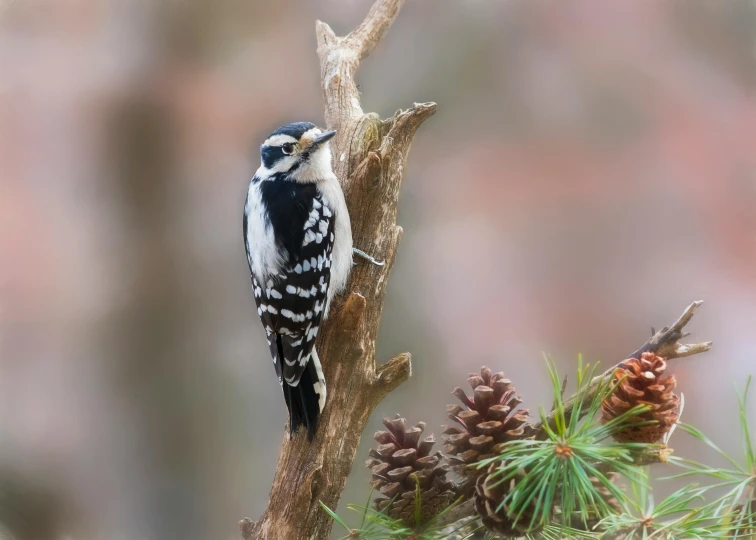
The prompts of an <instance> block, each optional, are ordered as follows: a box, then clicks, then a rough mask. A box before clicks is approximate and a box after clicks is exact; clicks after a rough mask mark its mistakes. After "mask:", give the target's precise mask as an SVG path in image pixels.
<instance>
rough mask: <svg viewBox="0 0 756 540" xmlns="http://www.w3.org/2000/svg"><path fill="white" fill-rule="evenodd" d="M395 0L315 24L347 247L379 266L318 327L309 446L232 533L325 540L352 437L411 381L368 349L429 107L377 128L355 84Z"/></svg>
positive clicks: (282, 458) (285, 453)
mask: <svg viewBox="0 0 756 540" xmlns="http://www.w3.org/2000/svg"><path fill="white" fill-rule="evenodd" d="M403 4H404V0H377V1H376V2H375V4H374V5H373V6H372V8H371V9H370V11H369V13H368V14H367V17H366V18H365V20H364V21H363V22H362V23H361V24H360V25H359V26H358V27H357V28H356V29H355V30H353V31H352V32H351V33H350V34H349V35H347V36H346V37H338V36H336V35H335V34H334V32H333V30H331V28H330V27H329V26H328V25H327V24H325V23H323V22H320V21H318V22H317V25H316V26H317V27H316V31H317V41H318V56H319V57H320V72H321V82H322V87H323V98H324V102H325V119H326V124H327V127H328V128H329V129H335V130H337V135H336V138H335V139H334V142H333V143H332V148H333V156H334V157H333V166H334V171H335V173H336V175H337V176H338V178H339V179H340V181H341V183H342V187H343V188H344V193H345V195H346V200H347V206H348V207H349V214H350V217H351V221H352V234H353V237H354V245H355V247H357V248H360V249H362V250H363V251H366V252H368V253H369V254H371V255H373V256H374V257H375V258H377V259H382V260H385V265H383V266H377V265H373V264H367V263H363V262H362V261H360V260H359V259H357V260H356V262H357V265H356V266H355V267H354V268H353V271H352V276H351V279H350V283H349V286H348V289H347V291H348V292H347V293H346V294H344V295H343V296H342V297H340V298H336V299H334V301H333V304H332V306H331V315H330V317H329V318H328V320H327V321H326V322H325V323H324V324H323V326H322V327H321V332H320V335H319V341H318V351H319V354H320V358H321V360H322V362H323V369H324V373H325V377H326V381H327V383H328V401H327V403H326V407H325V409H324V410H323V414H322V416H321V419H320V423H319V426H318V430H317V433H316V435H315V439H314V440H313V441H312V442H309V441H308V440H307V434H306V433H305V432H304V431H302V432H300V433H297V434H294V436H293V437H291V438H290V437H289V435H288V434H285V435H284V440H283V443H282V446H281V453H280V455H279V459H278V465H277V468H276V473H275V478H274V480H273V487H272V489H271V491H270V499H269V501H268V507H267V508H266V510H265V512H264V513H263V515H262V516H261V517H260V519H259V520H258V521H256V522H254V521H252V520H250V519H248V518H245V519H243V520H242V521H241V523H240V527H241V530H242V536H243V538H244V539H245V540H250V539H282V540H283V539H285V540H296V539H305V538H307V539H327V538H328V537H329V535H330V532H331V528H332V525H333V524H332V520H331V519H330V517H328V515H327V514H326V513H325V512H324V511H323V510H322V509H321V508H320V504H319V503H320V501H322V502H323V503H325V504H326V505H328V506H329V507H331V508H335V507H336V505H337V503H338V501H339V498H340V496H341V492H342V490H343V489H344V484H345V483H346V479H347V477H348V476H349V473H350V471H351V469H352V462H353V461H354V458H355V455H356V453H357V448H358V446H359V442H360V436H361V435H362V431H363V430H364V428H365V425H366V423H367V421H368V418H369V417H370V413H371V412H372V411H373V409H374V408H375V407H376V405H377V404H378V403H379V402H380V401H381V400H382V399H383V398H384V396H386V394H388V393H389V392H391V391H392V390H393V389H394V388H396V387H397V386H399V384H401V383H402V382H403V381H405V380H407V378H408V377H409V376H410V355H409V353H403V354H400V355H398V356H396V357H395V358H393V359H391V360H390V361H389V362H387V363H385V364H382V365H376V361H375V342H376V337H377V334H378V326H379V323H380V318H381V311H382V308H383V300H384V296H385V294H386V284H387V281H388V276H389V273H390V272H391V268H392V266H393V264H394V260H395V257H396V249H397V245H398V244H399V240H400V239H401V236H402V229H401V227H399V226H397V225H396V214H397V203H398V201H399V191H400V188H401V185H402V175H403V172H404V166H405V163H406V160H407V153H408V151H409V147H410V143H411V142H412V138H413V136H414V134H415V132H416V130H417V129H418V128H419V127H420V125H421V124H422V123H423V121H424V120H426V119H427V118H428V117H430V116H431V115H432V114H433V113H434V112H435V110H436V105H435V103H422V104H415V105H414V106H413V107H411V108H410V109H408V110H406V111H402V110H400V111H398V112H397V113H396V114H395V115H394V116H393V117H392V118H389V119H387V120H381V119H380V118H379V117H378V115H376V114H374V113H368V114H365V113H363V112H362V108H361V106H360V99H359V92H358V90H357V84H356V83H355V80H354V75H355V72H356V71H357V68H358V67H359V65H360V62H361V61H362V60H363V59H364V58H365V57H367V56H368V55H369V54H370V52H371V51H372V50H373V49H374V48H375V46H376V45H377V44H378V42H379V41H380V39H381V38H382V37H383V36H384V35H385V33H386V32H387V31H388V29H389V27H390V26H391V24H392V23H393V21H394V20H395V19H396V17H397V15H398V13H399V10H400V8H401V6H402V5H403Z"/></svg>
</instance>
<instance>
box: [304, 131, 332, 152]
mask: <svg viewBox="0 0 756 540" xmlns="http://www.w3.org/2000/svg"><path fill="white" fill-rule="evenodd" d="M334 135H336V131H326V132H325V133H321V134H320V135H318V136H317V137H315V140H314V141H312V144H310V148H308V150H315V149H316V148H317V147H318V146H320V145H321V144H323V143H324V142H326V141H329V140H331V139H332V138H333V136H334Z"/></svg>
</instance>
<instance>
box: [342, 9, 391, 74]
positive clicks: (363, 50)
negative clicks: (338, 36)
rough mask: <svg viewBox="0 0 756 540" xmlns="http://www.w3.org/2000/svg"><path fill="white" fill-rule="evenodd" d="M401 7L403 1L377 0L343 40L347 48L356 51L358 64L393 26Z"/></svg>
mask: <svg viewBox="0 0 756 540" xmlns="http://www.w3.org/2000/svg"><path fill="white" fill-rule="evenodd" d="M403 5H404V0H379V1H378V2H376V3H375V4H373V7H371V8H370V11H368V14H367V16H366V17H365V20H364V21H362V24H360V25H359V26H358V27H357V28H355V29H354V30H352V31H351V32H350V33H349V35H348V36H347V37H346V38H345V41H346V42H348V44H349V46H350V47H354V48H355V49H356V50H357V51H358V54H357V61H358V62H359V61H362V60H364V59H365V58H366V57H367V56H368V55H369V54H370V53H371V52H373V49H375V46H376V45H378V42H379V41H380V40H381V39H383V36H385V35H386V32H388V29H389V28H391V25H392V24H394V21H395V20H396V17H397V16H398V15H399V10H400V9H402V6H403Z"/></svg>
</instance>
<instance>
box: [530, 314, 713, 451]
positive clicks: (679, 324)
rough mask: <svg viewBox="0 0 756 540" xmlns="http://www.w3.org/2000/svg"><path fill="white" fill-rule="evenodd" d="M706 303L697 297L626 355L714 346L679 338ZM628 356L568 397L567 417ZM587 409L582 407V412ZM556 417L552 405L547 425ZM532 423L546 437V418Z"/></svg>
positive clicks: (674, 354)
mask: <svg viewBox="0 0 756 540" xmlns="http://www.w3.org/2000/svg"><path fill="white" fill-rule="evenodd" d="M701 304H703V300H698V301H697V302H693V303H692V304H691V305H689V306H688V307H687V308H686V309H685V311H684V312H683V314H682V315H681V316H680V318H679V319H677V320H676V321H675V322H674V323H673V324H672V326H665V327H664V328H662V329H661V330H659V331H658V332H656V333H654V335H653V336H651V339H649V340H648V341H647V342H646V343H644V344H643V345H642V346H641V347H640V348H639V349H638V350H636V351H635V352H633V353H632V354H630V355H629V356H628V357H627V358H640V356H641V354H643V353H644V352H653V353H655V354H658V355H659V356H662V357H664V358H666V359H667V360H670V359H673V358H683V357H686V356H691V355H694V354H698V353H702V352H706V351H708V350H710V349H711V345H712V342H711V341H706V342H704V343H694V344H687V345H686V344H682V343H680V340H681V339H683V338H685V337H687V336H689V335H690V334H686V333H683V331H682V330H683V328H684V327H685V325H686V324H688V323H689V322H690V320H691V319H692V318H693V315H694V314H695V311H696V309H697V308H698V307H699V306H701ZM624 362H625V360H623V361H622V362H620V363H618V364H616V365H615V366H612V367H611V368H610V369H608V370H606V371H605V372H604V373H602V374H601V375H599V376H598V377H594V378H593V380H592V381H591V384H590V386H589V388H588V390H587V391H585V392H582V393H581V394H580V396H578V394H575V395H573V396H571V397H570V398H569V399H567V400H566V401H565V414H566V416H567V417H569V415H570V412H571V411H572V409H573V408H574V406H575V403H577V400H578V398H579V397H581V396H582V399H585V400H587V401H590V400H591V399H592V398H593V395H594V394H595V393H596V390H597V388H598V386H599V383H601V382H602V381H605V380H607V379H610V378H611V377H612V376H613V375H614V370H615V369H617V368H618V367H621V366H622V365H623V364H624ZM585 412H587V411H586V410H585V409H583V414H585ZM555 419H556V411H554V410H553V409H552V411H551V412H550V413H549V415H548V416H547V417H546V421H547V422H548V425H549V426H550V427H551V429H554V428H555V425H554V421H555ZM533 427H534V428H535V429H537V430H538V434H537V435H536V438H541V439H542V438H545V437H546V432H545V430H544V429H543V422H536V423H535V424H533Z"/></svg>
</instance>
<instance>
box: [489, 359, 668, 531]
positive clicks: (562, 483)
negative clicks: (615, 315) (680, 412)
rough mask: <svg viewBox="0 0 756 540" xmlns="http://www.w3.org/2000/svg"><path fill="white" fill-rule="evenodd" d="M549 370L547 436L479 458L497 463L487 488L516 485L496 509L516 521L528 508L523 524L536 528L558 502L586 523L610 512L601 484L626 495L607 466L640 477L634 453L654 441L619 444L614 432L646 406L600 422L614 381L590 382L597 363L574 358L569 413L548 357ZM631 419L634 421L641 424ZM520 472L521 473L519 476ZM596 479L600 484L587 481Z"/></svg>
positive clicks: (619, 496) (617, 495)
mask: <svg viewBox="0 0 756 540" xmlns="http://www.w3.org/2000/svg"><path fill="white" fill-rule="evenodd" d="M548 369H549V375H550V378H551V384H552V389H553V392H554V403H555V407H554V419H553V429H552V427H551V426H550V425H549V423H548V422H547V421H546V413H545V412H544V411H543V410H541V412H540V414H541V420H542V423H543V428H544V432H545V434H546V436H547V438H546V440H516V441H512V442H510V443H508V444H507V445H506V446H505V448H504V450H503V452H502V454H501V455H499V456H497V457H494V458H490V459H487V460H484V461H482V462H481V463H480V464H479V468H480V467H484V466H488V465H489V464H491V463H498V465H499V466H498V469H497V470H495V471H494V472H493V473H491V475H490V477H489V482H491V487H495V486H497V485H499V484H502V483H508V482H511V481H512V480H513V479H515V483H514V486H513V487H512V489H511V490H510V491H509V492H508V493H507V495H506V496H505V498H504V500H503V501H502V502H501V503H500V505H499V507H498V508H497V511H501V510H502V509H503V508H504V507H506V508H507V509H508V512H509V515H510V517H511V518H512V519H513V521H514V522H515V524H518V523H520V524H522V523H521V521H522V520H523V519H527V518H524V516H525V514H526V512H527V513H529V514H532V517H530V521H529V522H528V523H524V525H525V527H526V528H527V529H528V530H536V529H540V528H542V527H544V526H546V525H548V524H549V523H550V522H551V521H552V514H553V511H554V506H555V505H556V504H558V505H559V506H560V511H561V513H562V515H566V516H577V517H578V518H579V519H580V520H582V521H583V522H584V523H586V522H587V520H588V518H589V516H592V515H598V516H605V515H607V514H609V513H611V512H612V511H613V509H612V508H611V507H610V506H609V504H608V503H607V501H606V500H605V499H604V497H603V496H602V494H601V493H599V491H598V490H599V489H600V488H601V487H603V488H605V489H606V490H608V491H609V493H610V494H611V495H612V497H613V498H615V499H617V500H618V501H624V500H626V498H627V497H626V496H625V494H624V493H623V492H622V491H621V490H620V489H619V487H617V486H616V485H615V484H614V483H613V482H612V481H611V480H610V479H609V478H608V477H607V476H606V473H605V471H608V470H612V471H617V472H619V473H620V474H622V475H624V476H626V477H628V478H630V479H634V480H635V481H637V482H640V481H642V478H641V477H639V475H638V467H637V466H635V464H634V463H633V455H634V454H635V453H636V452H638V451H643V450H648V449H649V448H652V447H655V446H657V445H649V444H642V443H620V442H615V441H614V440H613V439H612V435H613V434H615V433H617V432H619V431H621V430H622V429H624V428H626V427H627V426H628V425H629V423H630V421H631V420H632V419H634V418H636V417H637V416H638V415H639V414H641V413H642V412H644V411H645V410H646V409H645V408H644V407H635V408H633V409H632V410H630V411H627V412H626V413H624V414H622V415H620V416H619V417H617V418H615V419H612V420H610V421H609V422H606V423H604V424H602V423H601V422H600V421H599V412H600V411H601V405H602V403H603V402H604V400H605V399H607V398H608V397H609V396H610V395H611V394H612V392H613V391H614V388H615V386H616V384H615V383H612V382H611V381H607V380H603V379H602V380H601V382H599V383H598V386H597V387H594V388H592V387H591V381H592V380H593V379H594V377H595V376H596V374H597V366H596V365H593V366H591V365H589V364H584V363H583V360H582V357H581V358H579V360H578V370H577V391H576V399H575V401H574V403H573V407H572V411H571V413H569V414H568V413H567V409H566V407H565V398H564V395H563V389H562V385H561V382H560V381H561V378H560V377H559V374H558V372H557V369H556V366H555V365H554V362H553V361H552V360H551V359H548ZM644 424H645V423H637V422H636V423H634V424H633V425H635V426H638V425H644ZM523 472H524V473H525V474H524V475H523ZM591 478H595V479H596V480H597V481H598V484H599V485H598V486H597V485H595V484H594V483H593V482H591Z"/></svg>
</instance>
